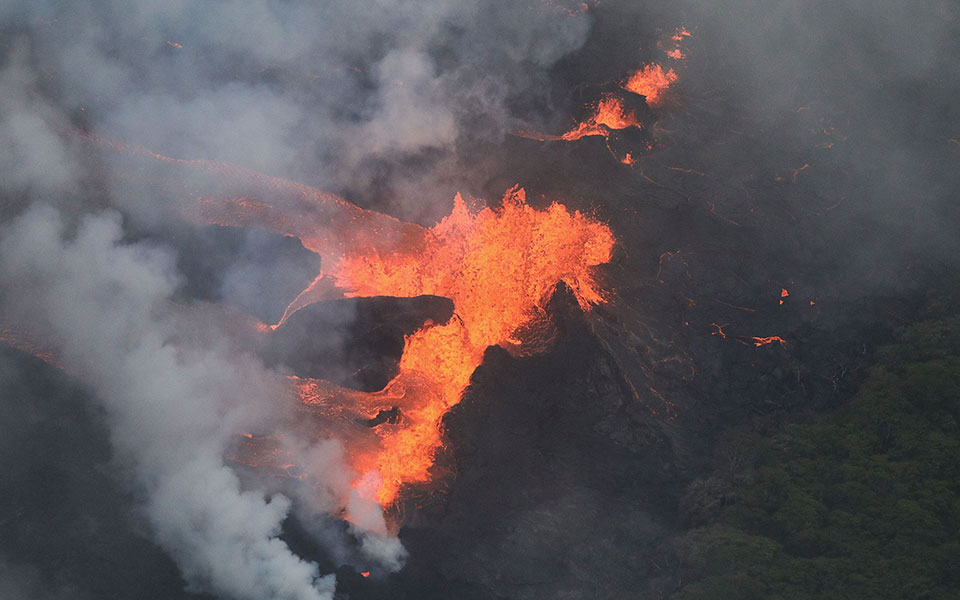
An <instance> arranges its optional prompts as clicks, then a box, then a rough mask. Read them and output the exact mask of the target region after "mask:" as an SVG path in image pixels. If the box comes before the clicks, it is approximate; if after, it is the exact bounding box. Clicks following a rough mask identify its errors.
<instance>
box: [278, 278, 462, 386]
mask: <svg viewBox="0 0 960 600" xmlns="http://www.w3.org/2000/svg"><path fill="white" fill-rule="evenodd" d="M452 315H453V302H451V301H450V300H449V299H447V298H441V297H439V296H419V297H417V298H390V297H377V298H354V299H349V300H334V301H329V302H318V303H316V304H311V305H310V306H307V307H305V308H302V309H300V310H299V311H297V312H295V313H294V314H293V315H292V316H291V317H290V318H289V319H288V320H287V321H286V323H284V324H283V325H282V326H280V327H278V328H277V329H276V330H275V331H274V332H273V333H272V334H271V336H270V341H269V343H268V344H267V348H266V350H265V351H264V355H265V360H266V361H267V362H268V363H270V364H282V365H285V366H286V367H288V368H290V369H291V370H292V371H293V372H294V373H295V374H297V375H300V376H302V377H317V378H321V379H326V380H327V381H332V382H334V383H338V384H341V385H346V386H350V387H353V388H356V389H359V390H363V391H368V392H372V391H377V390H379V389H382V388H383V386H385V385H386V384H387V382H389V381H390V379H392V378H393V376H394V375H396V373H397V364H398V362H399V360H400V355H401V354H402V353H403V336H405V335H409V334H411V333H413V332H415V331H416V330H418V329H419V328H420V327H422V326H423V324H424V323H426V322H428V321H432V322H434V323H446V322H447V321H448V320H449V319H450V317H451V316H452Z"/></svg>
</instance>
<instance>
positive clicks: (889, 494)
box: [672, 319, 960, 600]
mask: <svg viewBox="0 0 960 600" xmlns="http://www.w3.org/2000/svg"><path fill="white" fill-rule="evenodd" d="M734 446H735V447H736V448H737V449H738V451H739V453H740V456H741V460H740V461H734V465H735V466H733V467H730V468H726V469H722V470H719V471H718V472H717V473H715V474H714V475H713V476H711V477H710V478H708V479H706V480H701V481H698V482H696V483H695V484H694V485H692V486H691V487H690V489H689V490H688V493H687V496H686V497H685V499H684V502H683V505H682V509H683V512H684V514H685V515H686V516H687V518H688V519H689V520H690V521H691V522H692V523H693V524H695V525H698V528H697V529H694V530H693V531H692V532H691V533H689V534H688V535H687V537H686V538H685V539H684V540H683V541H682V542H681V543H680V544H679V546H680V549H679V554H680V555H681V558H682V559H683V567H682V570H683V572H684V573H685V574H686V576H685V580H684V582H683V586H682V587H681V589H680V590H679V591H678V592H677V593H675V594H674V595H673V596H672V598H673V600H734V599H754V598H755V599H758V600H760V599H762V600H794V599H801V598H803V599H807V598H809V599H813V598H817V599H834V598H836V599H838V600H839V599H852V598H858V599H859V598H863V599H868V598H869V599H871V600H882V599H887V598H897V599H900V598H915V599H929V600H947V599H951V600H955V599H956V598H960V319H951V320H944V321H936V322H928V323H923V324H920V325H916V326H914V327H912V328H910V329H908V330H907V331H906V332H905V333H904V334H903V335H902V337H901V341H900V343H898V344H897V345H895V346H891V347H888V348H884V349H882V350H881V352H880V364H879V365H878V366H876V367H875V368H874V370H873V371H872V372H871V374H870V376H869V378H868V379H867V381H866V382H865V383H864V384H863V386H862V387H861V389H860V391H859V392H858V393H857V395H856V396H855V397H854V398H853V399H852V401H851V402H850V403H848V404H847V405H845V406H844V407H842V408H840V409H838V410H836V411H834V412H832V413H830V414H828V415H825V416H823V417H822V418H820V419H819V420H817V421H816V422H814V423H806V424H793V425H788V426H785V427H783V428H781V429H779V430H778V432H777V433H775V434H773V435H767V436H764V437H760V436H756V435H751V436H746V437H741V438H739V439H737V440H736V441H735V443H734Z"/></svg>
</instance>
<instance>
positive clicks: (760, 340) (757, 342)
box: [749, 335, 787, 348]
mask: <svg viewBox="0 0 960 600" xmlns="http://www.w3.org/2000/svg"><path fill="white" fill-rule="evenodd" d="M749 339H750V341H751V342H752V343H753V345H754V346H756V347H757V348H759V347H760V346H766V345H767V344H772V343H774V342H776V343H778V344H781V345H783V344H786V343H787V341H786V340H785V339H783V338H782V337H780V336H779V335H772V336H770V337H750V338H749Z"/></svg>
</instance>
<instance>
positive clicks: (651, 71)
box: [624, 63, 677, 107]
mask: <svg viewBox="0 0 960 600" xmlns="http://www.w3.org/2000/svg"><path fill="white" fill-rule="evenodd" d="M676 80H677V74H676V73H675V72H674V70H673V69H667V70H666V71H664V69H663V67H661V66H660V65H658V64H656V63H652V64H649V65H646V66H644V67H643V68H641V69H639V70H637V72H636V73H634V74H633V75H631V76H630V79H628V80H627V83H626V84H625V85H624V88H625V89H627V90H628V91H631V92H633V93H635V94H640V95H642V96H645V97H646V99H647V104H648V105H650V106H652V107H656V106H660V104H661V103H662V102H663V99H664V95H665V94H666V92H667V90H668V89H669V88H670V85H671V84H672V83H673V82H674V81H676Z"/></svg>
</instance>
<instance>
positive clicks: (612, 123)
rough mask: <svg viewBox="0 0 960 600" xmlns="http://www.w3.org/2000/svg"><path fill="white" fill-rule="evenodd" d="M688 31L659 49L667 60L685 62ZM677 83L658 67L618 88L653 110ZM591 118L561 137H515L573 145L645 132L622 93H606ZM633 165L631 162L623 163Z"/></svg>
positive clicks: (528, 132)
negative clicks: (617, 133)
mask: <svg viewBox="0 0 960 600" xmlns="http://www.w3.org/2000/svg"><path fill="white" fill-rule="evenodd" d="M690 35H691V34H690V32H689V31H687V30H686V28H683V27H681V28H679V29H677V30H676V31H675V32H674V34H673V35H672V36H671V37H670V38H669V41H667V42H666V43H664V42H660V43H659V44H658V46H659V47H660V49H661V50H662V51H663V52H664V54H666V57H667V59H668V60H671V61H675V62H679V61H682V60H684V59H685V58H686V53H685V51H684V49H683V42H684V41H685V39H686V38H688V37H690ZM677 79H678V75H677V72H676V71H675V70H674V69H673V68H670V67H664V66H663V65H661V64H659V63H649V64H644V65H642V66H641V67H640V68H639V69H637V70H636V71H634V72H633V73H631V74H630V75H629V76H628V77H627V78H626V79H625V80H623V81H621V82H620V83H619V84H618V85H619V88H620V89H621V90H624V91H627V92H632V93H634V94H638V95H640V96H643V97H644V100H645V102H646V105H647V106H648V107H650V108H658V107H660V106H661V105H662V104H663V103H664V101H665V100H666V98H667V95H668V93H669V91H670V86H672V85H673V84H674V83H675V82H676V81H677ZM590 109H591V110H590V112H589V114H588V116H587V117H586V118H585V119H584V120H583V121H581V122H579V123H577V124H576V125H575V126H574V127H573V128H571V129H570V130H569V131H567V132H566V133H564V134H562V135H551V134H547V133H542V132H539V131H531V130H520V131H516V132H514V133H515V135H518V136H520V137H526V138H530V139H534V140H539V141H542V142H545V141H567V142H570V141H574V140H579V139H580V138H583V137H586V136H593V135H599V136H603V137H608V136H609V135H610V132H611V131H616V130H620V129H627V128H630V127H636V128H638V129H643V127H644V123H643V122H641V120H640V119H639V118H638V117H637V114H636V112H635V111H634V110H633V109H631V108H630V107H629V106H628V103H627V102H625V101H624V95H623V94H622V93H605V94H604V95H603V96H602V97H601V98H600V100H598V101H597V102H596V103H595V104H594V105H592V106H591V107H590ZM623 162H625V163H626V164H630V163H631V162H632V161H631V160H626V161H623Z"/></svg>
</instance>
